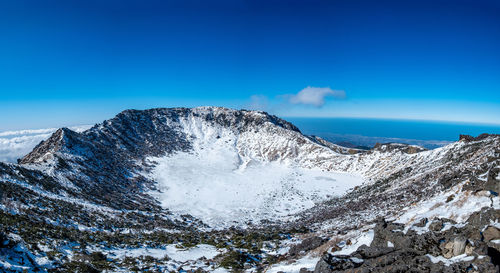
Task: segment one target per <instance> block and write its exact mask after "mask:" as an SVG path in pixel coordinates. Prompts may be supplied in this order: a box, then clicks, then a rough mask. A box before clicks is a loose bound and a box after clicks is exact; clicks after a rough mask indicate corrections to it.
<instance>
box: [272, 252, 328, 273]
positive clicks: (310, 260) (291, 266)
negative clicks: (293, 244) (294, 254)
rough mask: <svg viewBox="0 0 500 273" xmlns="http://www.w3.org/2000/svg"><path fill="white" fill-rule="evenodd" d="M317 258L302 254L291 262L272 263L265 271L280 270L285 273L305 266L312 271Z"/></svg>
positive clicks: (293, 271) (275, 271)
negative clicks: (302, 255)
mask: <svg viewBox="0 0 500 273" xmlns="http://www.w3.org/2000/svg"><path fill="white" fill-rule="evenodd" d="M319 259H320V258H319V257H311V256H304V257H302V258H300V259H298V260H296V261H294V262H293V263H288V262H281V263H278V264H274V265H272V266H271V267H270V268H269V269H268V270H266V272H268V273H277V272H280V271H282V272H286V273H298V272H299V271H300V269H301V268H306V269H307V270H310V271H313V270H314V268H315V267H316V264H317V263H318V261H319Z"/></svg>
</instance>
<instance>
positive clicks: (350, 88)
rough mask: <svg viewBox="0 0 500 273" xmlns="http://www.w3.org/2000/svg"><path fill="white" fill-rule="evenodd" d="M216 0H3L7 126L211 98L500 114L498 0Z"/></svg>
mask: <svg viewBox="0 0 500 273" xmlns="http://www.w3.org/2000/svg"><path fill="white" fill-rule="evenodd" d="M207 2H208V1H190V0H188V1H105V0H101V1H92V0H91V1H22V0H17V1H1V2H0V10H1V13H2V16H0V33H1V34H2V35H1V36H0V95H1V97H0V130H11V129H21V128H44V127H60V126H70V125H76V124H89V123H96V122H100V121H102V120H104V119H107V118H110V117H112V116H114V115H115V114H116V113H117V112H119V111H121V110H124V109H127V108H136V109H143V108H150V107H173V106H188V107H191V106H200V105H217V106H226V107H233V108H254V109H261V110H266V111H269V112H271V113H275V114H278V115H280V116H284V117H286V116H321V117H372V118H398V119H429V120H451V121H469V122H485V123H500V121H499V120H500V50H499V48H500V16H498V14H500V2H499V1H494V0H491V1H487V0H484V1H477V0H476V1H472V0H470V1H466V0H454V1H444V0H433V1H422V0H421V1H411V0H408V1H384V0H382V1H356V0H351V1H314V0H313V1H274V0H271V1H237V0H232V1H212V2H210V3H207ZM308 87H317V88H316V89H314V88H313V89H312V90H313V91H315V92H316V91H317V90H320V91H319V92H320V93H321V92H322V93H321V94H323V95H321V94H320V95H321V96H320V98H319V100H320V101H314V100H313V101H312V102H311V100H309V99H308V98H306V97H304V96H301V94H300V93H299V92H300V91H301V90H302V91H304V90H306V91H307V90H311V89H308ZM321 88H330V89H321ZM321 90H323V91H321ZM324 90H330V91H331V92H330V91H324ZM325 92H326V93H325ZM337 92H343V95H338V94H340V93H337ZM304 94H309V95H311V94H312V95H318V94H319V93H314V94H313V93H307V92H306V93H302V95H304ZM299 98H300V99H299ZM316 98H317V97H316Z"/></svg>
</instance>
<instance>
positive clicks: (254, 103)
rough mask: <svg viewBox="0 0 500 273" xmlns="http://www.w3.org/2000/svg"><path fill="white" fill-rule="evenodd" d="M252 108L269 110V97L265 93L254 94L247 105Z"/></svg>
mask: <svg viewBox="0 0 500 273" xmlns="http://www.w3.org/2000/svg"><path fill="white" fill-rule="evenodd" d="M245 108H248V109H250V110H259V111H268V110H269V99H268V98H267V97H266V96H263V95H253V96H251V97H250V102H249V103H248V104H247V105H246V106H245Z"/></svg>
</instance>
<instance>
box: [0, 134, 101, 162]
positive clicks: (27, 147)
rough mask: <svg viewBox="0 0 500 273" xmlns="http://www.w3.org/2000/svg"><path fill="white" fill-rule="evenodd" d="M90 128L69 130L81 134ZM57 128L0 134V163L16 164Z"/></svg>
mask: <svg viewBox="0 0 500 273" xmlns="http://www.w3.org/2000/svg"><path fill="white" fill-rule="evenodd" d="M90 127H91V126H89V125H84V126H74V127H70V129H71V130H73V131H77V132H81V131H84V130H87V129H88V128H90ZM56 130H57V128H48V129H37V130H20V131H5V132H0V161H4V162H13V163H15V162H17V159H18V158H21V157H23V156H25V155H27V154H28V153H29V152H31V151H32V150H33V148H35V146H36V145H38V143H40V142H41V141H43V140H46V139H47V138H49V137H50V135H52V133H54V132H55V131H56Z"/></svg>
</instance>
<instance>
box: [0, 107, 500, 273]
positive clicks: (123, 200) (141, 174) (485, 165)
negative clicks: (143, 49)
mask: <svg viewBox="0 0 500 273" xmlns="http://www.w3.org/2000/svg"><path fill="white" fill-rule="evenodd" d="M220 147H224V150H223V152H224V153H222V155H224V156H229V157H231V158H232V159H234V160H233V161H234V162H236V164H237V166H236V167H235V168H233V167H234V166H231V168H230V169H229V171H230V172H237V173H238V175H240V176H241V174H242V173H243V174H245V171H246V168H254V169H255V168H257V167H259V166H277V167H279V168H280V170H281V169H283V168H287V169H286V170H289V169H292V170H294V169H297V170H299V169H300V170H304V171H303V172H298V173H295V172H294V173H293V175H294V176H284V177H286V178H288V177H292V178H293V179H294V180H293V181H305V182H308V181H313V182H314V181H316V180H315V179H316V178H315V177H313V178H312V179H313V180H304V179H308V178H307V177H306V178H304V174H307V173H308V170H314V171H315V172H319V173H323V174H325V175H326V174H335V173H342V174H347V175H352V176H355V177H361V178H362V179H363V181H364V182H363V183H362V184H360V185H358V186H356V187H353V188H352V189H350V190H348V191H346V192H343V193H342V194H330V192H328V193H325V192H321V191H320V192H317V193H314V192H312V193H311V192H303V191H301V188H300V187H298V186H297V185H296V184H294V183H296V182H291V181H287V180H286V179H285V181H279V182H280V183H282V184H280V185H283V187H280V188H278V189H275V188H273V192H269V193H266V192H264V193H263V194H264V197H263V198H262V199H261V200H263V202H262V207H257V208H256V209H258V211H259V212H260V214H259V217H253V216H254V215H252V212H251V210H245V209H246V208H245V207H243V206H242V204H240V203H237V202H236V203H235V207H234V210H238V211H243V212H244V213H243V214H240V215H245V216H248V217H249V218H250V219H253V221H247V220H245V221H242V219H229V220H230V221H228V219H227V217H225V218H224V217H220V218H207V217H205V216H206V215H204V214H199V213H198V214H197V215H199V217H194V216H193V215H192V214H194V212H193V213H189V212H190V211H191V210H193V209H195V210H196V209H198V208H196V206H191V204H194V203H195V202H196V200H193V202H188V203H181V204H187V205H186V206H185V207H186V208H185V210H182V209H183V207H182V206H180V207H181V210H173V209H170V208H169V207H168V206H167V205H168V204H170V203H168V202H165V200H164V199H161V198H159V197H162V196H165V195H164V194H165V193H168V191H169V190H171V188H172V184H169V178H172V177H171V176H168V175H167V177H166V178H165V179H163V178H164V177H160V178H162V180H160V178H158V177H157V176H154V175H151V174H152V173H154V172H155V171H156V170H158V168H159V167H161V165H160V164H159V163H158V162H161V160H167V161H166V162H167V163H168V162H169V161H168V160H170V159H172V158H175V159H176V160H177V157H174V156H181V158H182V156H184V155H186V156H189V157H187V158H189V160H193V161H196V160H197V155H199V156H200V157H202V156H203V155H204V154H205V153H207V154H208V153H210V152H213V151H220V149H219V148H220ZM152 159H155V160H152ZM223 159H224V158H223ZM189 160H188V161H187V162H188V163H189ZM220 162H224V160H221V161H220ZM228 162H230V160H228ZM231 162H232V161H231ZM203 164H204V163H203ZM199 166H201V165H199ZM217 166H218V165H217ZM167 167H168V166H167ZM257 170H264V169H257ZM194 171H195V172H196V170H194ZM198 171H199V170H198ZM499 173H500V136H498V135H487V134H484V135H481V136H478V137H471V136H461V137H460V140H459V141H457V142H455V143H452V144H450V145H447V146H445V147H441V148H438V149H434V150H426V149H423V148H421V147H418V146H413V145H406V144H396V143H386V144H378V145H376V146H375V147H374V148H372V149H371V150H359V149H353V148H346V147H341V146H338V145H335V144H332V143H329V142H327V141H325V140H323V139H321V138H318V137H314V136H305V135H303V134H302V133H301V132H300V130H299V129H298V128H296V127H295V126H294V125H293V124H290V123H288V122H286V121H284V120H282V119H279V118H277V117H275V116H271V115H268V114H266V113H263V112H254V111H245V110H240V111H237V110H231V109H225V108H217V107H202V108H193V109H188V108H172V109H150V110H145V111H136V110H127V111H124V112H122V113H120V114H118V115H117V116H116V117H115V118H113V119H110V120H107V121H104V122H103V123H101V124H98V125H96V126H94V127H92V128H91V129H89V130H87V131H84V132H80V133H77V132H74V131H71V130H69V129H60V130H58V131H57V132H56V133H54V134H53V135H52V136H51V137H50V138H49V139H47V140H46V141H43V142H42V143H40V144H39V145H38V146H37V147H36V148H35V149H34V150H33V151H32V152H31V153H29V154H28V155H26V156H25V157H23V158H22V159H20V160H19V164H8V163H1V162H0V271H2V272H143V271H149V272H170V271H197V272H227V271H234V272H242V271H246V272H257V271H259V272H261V271H266V272H279V271H282V272H299V271H300V272H309V271H314V272H498V270H499V257H498V253H499V251H500V235H499V228H500V224H499V220H498V219H499V217H498V216H499V214H500V211H499V209H500V203H499V197H498V193H499V192H500V176H499ZM325 175H322V176H318V177H320V178H321V179H325V178H324V177H323V176H325ZM234 177H239V176H234ZM339 177H340V176H339ZM300 179H303V180H300ZM328 179H330V180H327V179H326V180H324V181H330V183H332V181H334V179H331V178H328ZM245 181H247V180H245ZM249 181H250V182H249V183H248V185H247V186H248V189H250V188H251V187H252V183H251V180H249ZM209 182H212V181H208V182H207V183H209ZM271 182H272V181H271ZM339 182H341V181H339ZM161 183H163V184H161ZM165 183H166V184H165ZM325 183H326V182H325ZM259 185H261V184H259ZM162 186H165V187H162ZM274 190H276V191H274ZM278 190H279V191H278ZM247 191H249V190H247ZM318 191H319V190H318ZM258 193H259V194H261V193H260V192H258ZM226 194H227V193H226ZM217 196H218V197H217V198H224V194H221V195H220V196H219V195H217ZM259 196H261V195H259ZM261 197H262V196H261ZM290 197H294V198H297V200H300V202H295V203H294V202H292V201H293V200H292V201H290V200H288V199H290ZM217 198H215V199H213V201H214V202H217V201H218V200H217ZM287 198H288V199H287ZM285 199H286V200H287V202H281V201H282V200H285ZM211 200H212V199H210V201H211ZM231 200H235V201H238V198H233V199H231ZM181 201H183V200H181ZM183 202H184V201H183ZM165 204H167V205H165ZM204 204H210V202H205V203H204ZM216 204H218V203H216ZM283 204H286V205H287V206H289V205H291V206H293V205H294V204H301V205H302V204H312V205H311V206H304V207H301V208H292V209H294V210H290V211H293V213H288V214H286V213H283V212H286V211H287V209H289V208H287V207H286V206H284V205H283ZM275 206H282V207H283V209H282V210H280V211H278V213H277V212H275V211H274V208H275ZM266 210H270V213H269V214H266V213H265V212H266ZM271 210H273V213H271ZM209 212H210V213H213V210H210V211H209ZM220 212H221V211H220V210H219V211H217V213H220ZM222 212H224V211H222ZM233 212H234V211H228V212H227V213H228V214H229V213H233ZM235 215H238V214H235ZM262 215H264V216H265V215H267V218H265V217H264V218H263V216H262ZM216 216H220V215H216ZM223 216H224V215H223ZM204 219H223V220H221V221H214V220H212V221H204ZM245 219H247V218H245Z"/></svg>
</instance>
